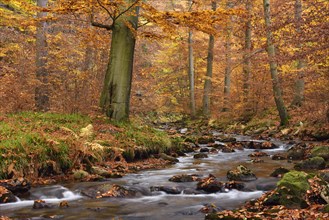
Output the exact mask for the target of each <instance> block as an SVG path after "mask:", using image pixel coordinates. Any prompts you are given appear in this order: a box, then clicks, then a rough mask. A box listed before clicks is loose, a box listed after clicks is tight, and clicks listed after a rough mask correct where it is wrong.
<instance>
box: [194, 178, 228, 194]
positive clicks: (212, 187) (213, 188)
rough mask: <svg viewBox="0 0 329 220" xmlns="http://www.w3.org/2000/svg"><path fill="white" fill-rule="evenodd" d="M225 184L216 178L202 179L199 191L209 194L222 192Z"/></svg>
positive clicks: (198, 186) (198, 185)
mask: <svg viewBox="0 0 329 220" xmlns="http://www.w3.org/2000/svg"><path fill="white" fill-rule="evenodd" d="M223 188H224V184H223V183H222V182H220V181H217V180H216V177H214V176H213V175H211V174H210V175H209V177H207V178H204V179H201V180H200V181H199V182H198V184H197V190H203V191H205V192H207V193H216V192H219V191H222V190H223Z"/></svg>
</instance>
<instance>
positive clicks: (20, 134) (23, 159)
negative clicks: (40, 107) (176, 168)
mask: <svg viewBox="0 0 329 220" xmlns="http://www.w3.org/2000/svg"><path fill="white" fill-rule="evenodd" d="M89 124H92V125H93V127H95V128H96V129H93V134H92V135H91V136H90V137H88V138H84V137H81V135H80V136H79V134H80V131H81V129H82V128H86V126H88V125H89ZM103 127H105V128H106V129H103V130H102V129H101V128H103ZM116 129H117V130H118V131H115V130H116ZM113 130H114V131H113ZM179 142H180V140H179V138H178V139H172V138H170V137H169V136H168V135H167V134H166V133H165V132H163V131H160V130H156V129H154V128H152V127H150V126H148V125H143V123H142V121H141V120H131V122H121V123H114V122H110V121H109V120H107V119H105V118H102V117H95V118H91V117H88V116H85V115H79V114H57V113H35V112H21V113H17V114H8V115H3V116H1V115H0V179H6V178H11V177H13V176H22V175H24V176H29V177H39V176H49V175H56V174H61V173H66V172H68V171H70V170H72V169H73V168H74V166H78V165H79V166H80V165H81V164H83V163H85V162H86V161H87V162H88V163H89V162H92V163H97V162H102V161H104V160H108V159H111V156H109V155H108V154H110V153H113V154H114V153H117V152H118V151H117V150H114V149H121V150H119V152H123V153H122V154H123V156H124V157H125V158H126V159H127V160H128V161H133V160H137V159H144V158H148V157H150V156H151V155H152V154H158V153H162V152H170V151H172V150H173V149H174V148H175V147H178V146H179ZM97 144H98V145H97ZM99 144H100V145H101V147H99ZM81 152H82V153H81ZM112 159H113V158H112ZM89 165H90V164H89Z"/></svg>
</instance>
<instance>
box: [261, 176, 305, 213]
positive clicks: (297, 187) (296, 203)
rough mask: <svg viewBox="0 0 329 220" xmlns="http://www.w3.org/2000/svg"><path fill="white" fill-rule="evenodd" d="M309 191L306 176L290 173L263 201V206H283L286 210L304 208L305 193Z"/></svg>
mask: <svg viewBox="0 0 329 220" xmlns="http://www.w3.org/2000/svg"><path fill="white" fill-rule="evenodd" d="M309 189H310V185H309V182H308V174H307V173H304V172H298V171H291V172H289V173H286V174H285V175H284V176H283V178H282V179H281V180H280V181H279V182H278V183H277V188H276V189H275V190H274V191H273V192H272V193H270V194H269V195H268V196H267V198H266V199H265V200H264V203H263V204H264V205H265V206H275V205H283V206H285V207H287V208H306V207H308V204H307V202H306V197H305V195H306V192H307V190H309Z"/></svg>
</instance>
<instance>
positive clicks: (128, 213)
mask: <svg viewBox="0 0 329 220" xmlns="http://www.w3.org/2000/svg"><path fill="white" fill-rule="evenodd" d="M237 139H238V140H247V139H246V137H243V136H238V137H237ZM273 142H274V143H275V144H277V145H279V146H280V147H279V148H278V149H274V150H263V151H264V152H266V153H268V154H270V155H271V154H275V153H278V152H280V151H285V150H286V149H287V147H288V146H287V145H286V144H284V143H282V142H278V141H277V142H276V141H273ZM253 151H254V150H249V149H245V150H243V151H236V152H234V153H222V152H219V153H216V154H209V155H208V156H209V158H205V159H193V154H189V155H188V156H187V157H181V158H179V161H180V162H179V163H177V164H175V165H172V166H171V167H168V168H166V169H163V170H147V171H141V172H139V173H136V174H129V175H126V176H125V177H123V178H120V179H109V180H108V181H109V182H110V183H116V184H120V185H123V186H125V187H127V188H130V189H134V190H136V191H138V192H139V193H138V195H137V196H136V197H134V198H103V199H90V198H87V197H84V196H82V195H81V194H80V192H81V190H82V189H84V188H87V187H90V186H95V185H97V184H104V182H86V183H74V184H67V185H53V186H46V187H38V188H33V189H31V193H30V195H29V196H28V197H27V198H24V199H23V198H20V201H18V202H16V203H10V204H2V205H0V214H3V215H6V216H9V217H12V218H15V219H143V220H144V219H152V220H153V219H172V220H175V219H177V220H182V219H188V220H191V219H203V218H204V214H203V213H201V212H200V211H199V210H200V209H201V208H202V207H204V205H206V204H214V205H216V206H217V207H218V208H220V209H234V208H237V207H239V206H241V205H242V204H243V203H244V202H245V201H247V200H250V199H255V198H258V197H260V196H261V195H262V193H264V190H266V189H267V186H273V185H274V184H275V183H276V181H277V179H276V178H271V177H269V174H270V173H271V172H272V171H273V170H274V169H275V168H278V167H280V166H285V167H289V166H291V164H288V163H287V162H286V161H274V160H271V159H270V158H269V157H265V158H262V159H263V160H264V161H265V162H264V163H255V164H253V163H251V162H250V157H248V154H250V153H251V152H253ZM239 164H243V165H245V166H247V167H248V168H250V169H251V170H253V172H254V173H255V174H256V176H257V177H258V179H257V180H256V181H252V182H248V183H246V186H245V189H244V190H243V191H237V190H230V191H227V192H219V193H212V194H191V193H189V192H195V188H196V182H192V183H174V182H169V181H168V179H169V178H170V177H172V176H174V175H178V174H197V175H200V176H202V177H205V176H208V175H209V174H213V175H214V176H216V177H218V179H219V180H221V181H226V173H227V171H228V170H230V169H233V168H235V167H236V166H237V165H239ZM152 186H169V187H173V186H175V187H177V188H182V189H184V190H183V192H182V193H181V194H176V195H172V194H167V193H164V192H151V191H150V187H152ZM36 199H42V200H45V201H46V202H47V203H50V204H53V207H51V208H45V209H38V210H35V209H32V206H33V200H36ZM64 200H66V201H68V203H69V208H59V207H58V204H59V202H61V201H64Z"/></svg>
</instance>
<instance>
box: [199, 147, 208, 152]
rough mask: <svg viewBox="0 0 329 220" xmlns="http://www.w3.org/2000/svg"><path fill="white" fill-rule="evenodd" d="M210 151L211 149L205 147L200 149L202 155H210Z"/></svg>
mask: <svg viewBox="0 0 329 220" xmlns="http://www.w3.org/2000/svg"><path fill="white" fill-rule="evenodd" d="M209 151H210V150H209V148H206V147H203V148H201V149H200V153H208V152H209Z"/></svg>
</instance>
